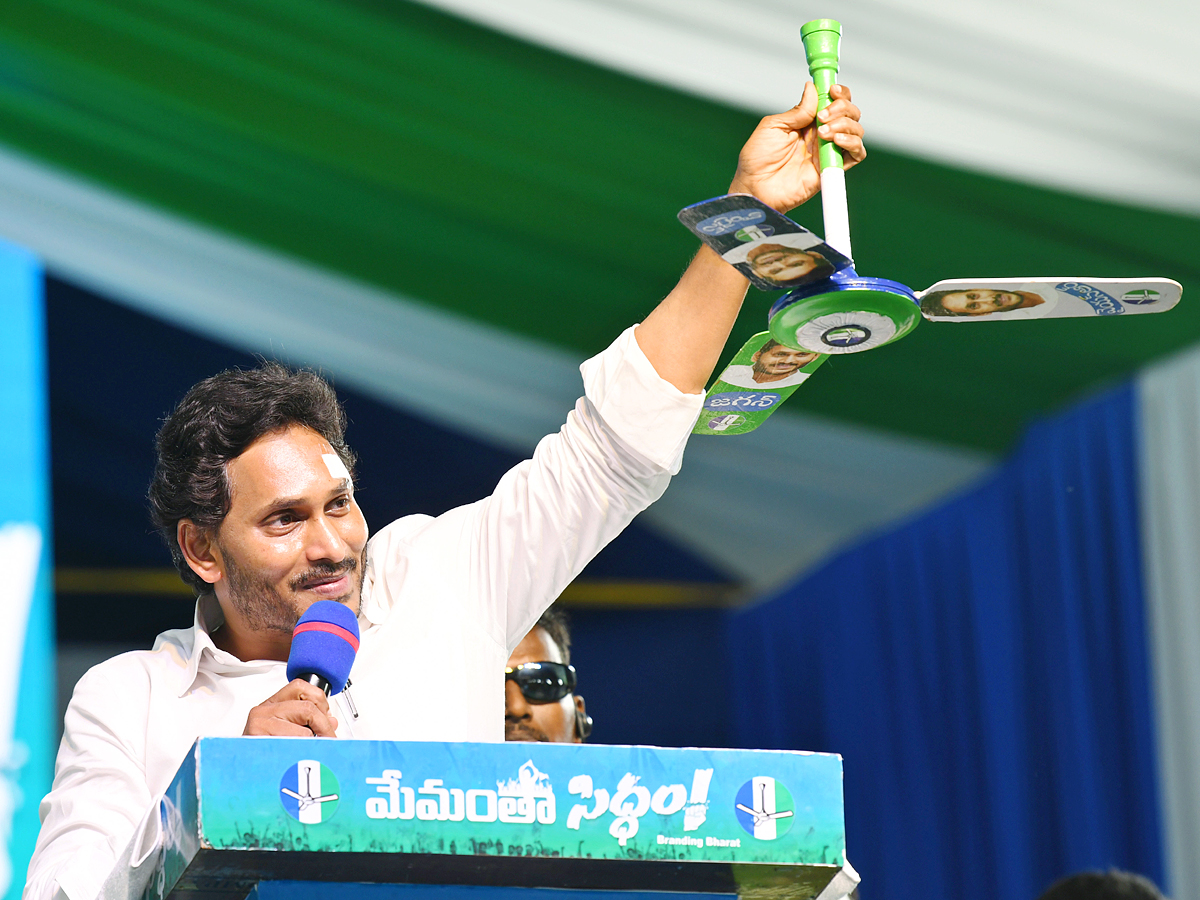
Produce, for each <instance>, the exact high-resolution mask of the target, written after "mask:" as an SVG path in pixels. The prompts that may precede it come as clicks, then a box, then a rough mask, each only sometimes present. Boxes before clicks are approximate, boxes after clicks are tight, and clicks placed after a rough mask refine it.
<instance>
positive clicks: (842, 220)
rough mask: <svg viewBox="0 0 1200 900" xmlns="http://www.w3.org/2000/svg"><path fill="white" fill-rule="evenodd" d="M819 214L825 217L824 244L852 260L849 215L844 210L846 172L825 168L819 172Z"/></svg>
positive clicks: (831, 167) (829, 167)
mask: <svg viewBox="0 0 1200 900" xmlns="http://www.w3.org/2000/svg"><path fill="white" fill-rule="evenodd" d="M821 212H822V213H824V216H825V243H827V244H828V245H829V246H830V247H832V248H833V249H834V250H836V251H838V252H839V253H841V254H843V255H845V256H847V257H848V258H850V259H854V254H853V253H852V252H851V250H850V213H849V212H848V211H847V210H846V170H845V169H841V168H834V167H833V166H826V167H825V168H824V169H822V170H821Z"/></svg>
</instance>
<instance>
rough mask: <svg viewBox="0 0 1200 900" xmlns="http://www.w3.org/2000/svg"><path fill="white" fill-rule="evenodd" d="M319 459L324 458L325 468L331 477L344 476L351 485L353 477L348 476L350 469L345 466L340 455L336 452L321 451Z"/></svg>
mask: <svg viewBox="0 0 1200 900" xmlns="http://www.w3.org/2000/svg"><path fill="white" fill-rule="evenodd" d="M321 459H322V460H324V462H325V468H326V469H328V470H329V474H330V476H331V477H333V478H344V479H346V481H348V482H350V485H351V487H353V485H354V479H353V478H351V477H350V470H349V469H347V468H346V464H345V463H344V462H342V458H341V457H340V456H338V455H337V454H336V453H322V454H321Z"/></svg>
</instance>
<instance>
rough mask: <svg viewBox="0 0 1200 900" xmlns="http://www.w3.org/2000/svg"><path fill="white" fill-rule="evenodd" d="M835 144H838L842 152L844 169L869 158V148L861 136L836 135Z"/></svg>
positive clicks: (834, 137)
mask: <svg viewBox="0 0 1200 900" xmlns="http://www.w3.org/2000/svg"><path fill="white" fill-rule="evenodd" d="M833 143H835V144H837V145H838V147H840V148H841V150H842V167H843V168H845V169H848V168H850V167H851V166H852V165H854V164H855V163H860V162H862V161H863V160H864V159H866V158H867V148H866V146H865V145H864V144H863V139H862V136H861V135H857V134H846V133H842V134H835V135H834V136H833Z"/></svg>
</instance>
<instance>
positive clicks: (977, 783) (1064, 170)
mask: <svg viewBox="0 0 1200 900" xmlns="http://www.w3.org/2000/svg"><path fill="white" fill-rule="evenodd" d="M1140 9H1141V12H1140V13H1139V15H1138V17H1137V19H1136V21H1129V17H1128V14H1127V13H1126V12H1125V6H1124V5H1123V4H1122V5H1118V4H1117V3H1115V2H1109V0H1099V2H1088V3H1084V2H1082V0H1051V2H1039V3H1036V4H1035V3H1033V2H1025V0H990V2H986V3H985V2H955V3H950V2H948V0H925V2H912V0H827V2H825V3H816V2H815V0H812V2H810V0H765V2H761V3H758V4H755V5H754V6H753V7H749V6H746V5H745V4H739V3H736V2H734V0H703V2H701V0H688V2H683V0H628V2H616V0H505V2H504V3H499V2H495V0H437V2H428V3H412V2H402V0H286V2H284V0H237V2H232V0H228V2H226V0H8V2H6V3H5V4H4V5H3V7H2V8H0V238H3V239H4V241H6V242H7V243H6V244H5V246H4V247H3V252H0V303H2V304H3V305H4V310H5V312H4V322H5V329H4V334H3V335H0V340H3V341H4V342H5V347H4V353H3V354H0V356H3V360H4V361H3V363H2V364H0V369H2V374H3V378H2V379H0V382H2V384H0V407H2V408H3V410H4V412H5V414H6V415H5V419H6V422H7V423H8V424H7V425H6V430H7V432H8V433H7V434H6V435H4V436H2V437H0V454H3V460H4V465H5V466H6V471H7V472H8V474H7V475H6V476H5V479H4V482H3V485H2V486H0V555H2V557H3V560H4V562H5V563H6V564H7V566H6V567H7V569H8V570H9V572H10V575H11V577H10V579H9V581H10V584H9V585H8V586H7V587H5V588H4V590H5V591H7V592H8V593H7V594H5V595H4V596H5V598H6V599H5V605H6V606H8V607H11V610H12V611H13V620H12V621H13V623H14V624H13V627H11V628H10V629H9V630H8V631H9V634H8V635H7V636H6V637H5V640H7V641H9V644H7V645H5V651H4V654H3V659H2V660H0V664H2V665H3V666H6V667H7V668H5V669H4V670H3V671H4V673H5V674H6V678H5V681H6V685H7V686H13V685H15V686H16V688H15V689H13V690H9V689H8V687H6V688H5V689H4V692H5V693H6V696H5V698H4V699H3V700H0V837H3V839H4V841H5V842H6V843H7V846H8V859H10V860H11V877H9V875H8V874H6V871H5V869H4V868H3V866H0V891H2V890H3V889H4V888H7V897H8V898H15V897H17V896H19V892H20V889H21V883H22V874H23V872H24V867H25V865H26V863H27V860H28V856H29V853H30V852H31V849H32V845H33V840H34V838H35V836H36V831H37V814H36V807H37V801H38V799H39V798H40V796H41V795H42V794H43V793H44V792H45V790H46V789H47V787H48V784H49V779H50V776H51V772H52V764H53V753H54V748H55V746H56V745H57V741H58V736H59V730H60V727H61V725H60V723H61V710H62V708H63V707H64V706H65V704H66V702H67V700H68V699H69V697H70V692H71V689H72V687H73V685H74V683H75V681H76V680H77V679H78V677H79V676H80V675H81V674H82V673H83V672H84V671H85V670H86V669H87V668H88V667H90V666H91V665H94V664H95V663H97V662H99V661H101V660H103V659H105V658H107V657H109V656H111V655H113V654H115V653H118V652H123V651H125V650H129V649H137V648H147V647H149V646H150V645H151V644H152V642H153V640H154V636H155V635H156V634H157V633H158V632H160V631H162V630H164V629H167V628H173V627H186V626H188V625H190V624H191V621H192V608H193V604H192V600H191V596H190V593H189V591H188V590H187V589H186V588H185V587H184V586H183V584H182V583H181V582H180V581H179V580H178V578H177V576H176V575H175V574H174V571H173V570H172V569H171V567H170V561H169V557H168V555H167V553H166V551H165V549H164V548H163V546H162V545H161V543H160V541H159V540H158V538H157V536H156V535H155V534H154V533H153V531H152V529H151V527H150V524H149V519H148V515H147V512H146V503H145V490H146V486H147V483H148V481H149V476H150V471H151V467H152V464H153V437H154V434H155V431H156V430H157V427H158V424H159V422H160V421H161V419H162V417H163V416H164V415H165V414H166V413H167V412H168V411H169V410H170V409H171V407H172V406H173V404H174V403H175V402H176V401H177V400H178V399H179V397H180V396H181V395H182V394H183V392H184V391H185V390H186V389H187V387H188V386H190V385H191V384H192V383H194V382H195V381H197V380H199V379H201V378H203V377H205V376H207V375H210V374H212V373H214V372H216V371H219V370H221V369H224V368H227V367H230V366H246V365H253V364H254V362H255V360H256V359H257V358H261V357H267V358H279V359H283V360H285V361H288V362H290V363H293V364H297V365H306V366H311V367H314V368H317V369H319V370H321V371H322V372H323V373H324V374H326V375H327V376H328V377H329V378H330V379H331V380H332V381H333V382H334V383H335V385H336V386H337V388H338V391H339V393H340V394H341V396H342V397H343V399H344V401H345V405H346V409H347V412H348V414H349V417H350V423H351V424H350V428H349V434H348V437H349V441H350V443H351V445H352V446H354V447H355V448H356V449H357V451H358V452H359V455H360V458H361V473H360V479H359V494H358V497H359V501H360V503H361V505H362V506H363V509H364V511H365V513H366V515H367V519H368V522H370V523H372V524H373V526H374V527H375V528H379V527H380V526H382V525H383V524H385V523H386V522H388V521H390V520H391V519H392V518H395V517H397V516H400V515H405V514H408V513H415V512H423V513H433V514H436V513H439V512H441V511H443V510H445V509H448V508H450V507H453V506H455V505H458V504H461V503H464V502H469V501H472V500H475V499H478V498H479V497H481V496H483V495H485V494H487V493H488V492H489V491H490V490H491V488H492V486H493V485H494V484H495V482H496V481H497V479H498V478H499V476H500V475H501V474H502V473H503V472H504V471H505V470H506V469H507V468H508V467H510V466H511V465H513V464H514V463H515V462H517V461H518V460H520V459H522V458H524V457H525V456H526V455H527V454H528V453H529V452H530V451H531V450H532V448H533V446H534V445H535V444H536V442H537V440H538V439H539V438H540V437H541V436H542V435H543V434H545V433H547V432H549V431H552V430H555V429H557V428H558V426H559V425H560V424H561V423H562V421H563V419H564V418H565V415H566V412H567V410H568V409H569V408H570V406H571V404H572V403H573V401H574V399H575V397H577V396H578V394H579V392H580V391H581V389H582V383H581V379H580V376H579V372H578V365H579V363H580V362H581V361H582V360H583V359H585V358H586V357H587V356H589V355H591V354H594V353H596V352H598V351H600V350H601V349H603V348H604V347H605V346H606V345H607V343H608V342H609V341H611V340H612V339H613V338H614V337H615V336H616V335H617V334H618V333H619V332H620V331H621V330H623V329H624V328H625V327H627V326H628V325H630V324H631V323H633V322H635V321H638V320H639V319H640V318H641V317H643V316H645V315H646V314H647V313H648V312H649V311H650V310H651V309H652V308H653V307H654V305H655V304H656V303H657V301H658V300H659V299H661V298H662V297H663V296H664V295H665V294H666V293H667V291H669V290H670V288H671V287H672V286H673V284H674V282H675V280H676V278H677V277H678V275H679V273H680V272H681V271H682V269H683V267H684V266H685V265H686V263H687V261H688V259H689V258H690V256H691V254H692V253H693V252H694V250H695V242H694V240H693V239H692V238H691V237H690V236H689V234H688V232H687V231H686V230H685V229H684V228H683V227H682V226H680V225H679V224H678V222H677V221H676V219H675V213H676V212H677V211H678V210H679V209H680V208H681V207H683V206H686V205H688V204H691V203H694V202H697V201H699V200H703V199H706V198H708V197H711V196H715V195H718V194H721V193H723V192H724V191H725V189H726V188H727V186H728V183H729V179H730V177H731V175H732V171H733V166H734V163H735V160H736V155H737V151H738V149H739V147H740V146H741V144H742V142H743V141H744V140H745V138H746V136H747V135H748V134H749V133H750V131H751V130H752V128H753V127H754V125H755V123H756V121H757V119H758V118H759V117H760V116H761V115H763V114H766V113H770V112H777V111H780V110H782V109H785V108H787V107H789V106H791V105H793V104H794V103H795V102H797V101H798V99H799V97H800V94H801V91H802V89H803V83H804V81H805V79H806V68H805V66H804V57H803V49H802V47H801V45H800V43H799V28H800V25H801V24H803V23H804V22H805V21H807V20H809V19H811V18H816V17H824V16H829V17H835V18H838V19H840V20H841V21H842V23H843V27H844V39H843V68H842V77H841V80H842V81H843V82H845V83H846V84H848V85H849V86H850V87H851V88H852V90H853V91H854V96H855V100H856V101H857V102H858V103H859V104H860V106H861V107H862V108H863V111H864V112H863V122H864V124H865V126H866V128H867V135H868V146H869V147H870V157H869V159H868V160H867V162H866V163H864V164H863V165H862V166H861V167H859V168H857V169H855V170H854V171H853V172H852V173H851V175H850V177H849V202H850V211H851V221H852V227H853V231H854V246H855V251H856V261H857V265H858V268H859V270H860V271H862V272H864V273H865V274H870V275H879V276H886V277H888V278H892V279H895V280H899V281H903V282H904V283H906V284H909V285H911V286H913V287H914V288H917V289H921V288H924V287H926V286H928V285H929V284H932V283H933V282H935V281H937V280H939V279H942V278H949V277H955V276H1001V275H1072V276H1087V275H1091V276H1097V275H1108V276H1136V275H1162V276H1167V277H1171V278H1174V279H1176V280H1178V281H1180V282H1182V283H1183V284H1184V288H1185V290H1184V299H1183V301H1182V302H1181V304H1180V306H1179V307H1178V308H1177V309H1175V310H1174V311H1172V312H1171V313H1169V314H1167V315H1163V316H1138V317H1104V318H1100V317H1097V318H1096V319H1094V320H1090V319H1089V320H1066V321H1045V322H1023V323H1013V324H1009V325H1005V326H1004V327H1000V328H995V327H989V326H987V325H979V326H977V327H972V328H955V327H951V326H950V325H939V326H937V327H932V326H925V327H922V328H920V329H918V330H917V331H916V332H915V333H914V334H913V335H912V336H911V337H909V338H908V339H906V340H904V341H903V342H901V343H898V344H896V345H893V346H888V347H885V348H881V349H880V350H878V351H876V352H872V353H868V354H862V355H857V356H849V357H842V358H834V359H832V360H830V361H829V362H828V363H827V364H826V365H825V366H824V367H823V368H822V369H821V371H820V373H819V374H818V376H817V377H816V378H814V379H813V380H812V381H811V382H809V383H808V384H806V385H805V387H804V390H802V391H800V392H798V393H797V394H796V395H795V396H794V397H793V398H792V399H791V400H790V402H789V403H788V405H787V406H786V407H785V408H784V409H783V410H782V411H781V412H780V413H779V414H778V415H776V416H775V417H773V418H772V420H771V421H770V422H769V423H768V425H767V426H766V427H764V428H763V429H761V431H759V432H756V433H754V434H753V435H748V436H745V437H738V438H734V439H731V440H717V439H704V438H698V439H696V440H695V441H693V442H692V443H691V445H690V446H689V448H688V451H687V457H686V460H685V464H684V469H683V471H682V473H681V474H680V476H679V477H678V478H677V479H676V480H675V482H674V483H673V484H672V486H671V488H670V490H669V491H668V493H667V494H666V496H665V497H664V498H663V500H662V501H660V502H659V503H658V504H657V505H656V506H655V507H653V508H652V509H651V510H649V511H648V512H646V513H644V514H643V515H642V516H641V517H640V518H639V519H638V520H637V521H636V522H635V523H634V524H633V526H631V527H630V528H629V529H628V530H627V531H626V532H625V533H624V534H623V535H622V536H621V537H619V538H618V539H617V540H616V541H615V542H614V543H613V544H612V545H611V546H610V547H609V548H608V549H606V550H605V551H604V552H603V553H602V554H601V555H600V556H599V557H598V558H597V559H596V560H595V561H594V562H593V563H592V564H591V565H590V566H589V567H588V569H587V570H586V571H585V572H584V573H583V575H582V576H581V577H580V578H579V579H578V580H577V581H576V583H575V584H573V585H572V586H571V587H570V588H569V589H568V590H567V592H566V593H565V594H564V596H563V598H562V599H561V601H560V602H561V603H562V604H563V605H564V606H565V607H567V608H568V609H569V611H570V613H571V616H572V621H573V625H574V642H575V646H574V652H573V656H574V662H575V663H576V665H577V667H578V668H579V670H580V692H581V693H582V694H583V695H584V696H586V698H587V703H588V710H589V712H591V713H592V715H593V716H594V717H595V719H596V730H595V734H594V737H593V740H596V741H600V742H608V743H649V744H659V745H669V746H686V745H702V746H731V747H736V746H744V747H780V748H790V749H804V750H822V751H832V752H837V753H841V754H842V755H843V756H844V757H845V766H846V802H847V852H848V855H849V858H850V859H851V860H852V861H853V862H854V865H855V866H856V868H857V869H858V870H859V871H860V873H861V874H862V875H863V878H864V883H863V888H862V894H863V896H865V897H867V898H880V897H888V898H913V900H916V898H951V897H961V896H975V897H980V898H988V900H991V898H995V900H1032V898H1033V897H1034V896H1036V894H1037V893H1038V892H1040V891H1041V889H1042V888H1044V887H1045V886H1046V885H1047V884H1049V883H1050V882H1051V881H1052V880H1054V879H1055V878H1058V877H1060V876H1061V875H1063V874H1066V873H1068V872H1071V871H1076V870H1078V869H1082V868H1096V867H1099V868H1106V867H1108V866H1119V867H1122V868H1128V869H1132V870H1135V871H1137V872H1140V873H1142V874H1145V875H1147V876H1149V877H1150V878H1152V879H1153V880H1155V881H1156V882H1157V883H1159V884H1160V885H1162V886H1164V887H1165V888H1167V889H1168V890H1169V891H1170V892H1172V894H1173V895H1174V896H1177V897H1186V896H1192V895H1195V894H1197V893H1200V855H1198V854H1196V853H1195V848H1196V847H1197V846H1200V765H1198V764H1197V762H1196V760H1195V753H1194V748H1195V747H1196V746H1200V664H1198V663H1197V662H1196V654H1195V652H1194V647H1195V645H1196V642H1197V641H1200V613H1198V612H1197V608H1196V598H1197V591H1200V565H1198V563H1197V558H1198V554H1197V550H1198V549H1200V350H1198V349H1197V347H1198V344H1197V342H1200V306H1197V305H1196V302H1195V298H1196V297H1197V296H1198V295H1197V294H1196V293H1195V292H1196V291H1197V290H1200V264H1198V263H1197V256H1196V247H1197V246H1200V218H1198V217H1200V141H1198V140H1197V138H1200V68H1198V67H1197V66H1196V64H1195V62H1194V57H1193V48H1194V47H1195V45H1196V41H1197V40H1198V39H1200V12H1198V11H1197V10H1196V9H1195V8H1192V7H1191V6H1187V5H1184V4H1174V3H1169V2H1166V0H1151V2H1150V3H1149V4H1148V5H1147V4H1143V5H1142V6H1141V7H1140ZM795 217H796V218H797V219H798V220H799V221H801V222H802V223H803V224H805V225H808V226H809V227H812V228H814V229H816V230H818V231H820V228H821V220H820V206H819V202H818V201H814V202H813V203H811V204H809V205H808V206H806V207H804V208H802V209H800V210H798V211H797V212H796V213H795ZM1189 298H1190V299H1189ZM773 299H774V298H773V297H772V296H769V295H764V294H762V293H759V292H756V291H753V290H752V291H751V295H750V297H749V299H748V301H747V303H746V306H745V309H744V312H743V314H742V316H741V318H740V320H739V322H738V324H737V327H736V329H735V333H734V335H733V337H732V338H731V340H730V342H729V346H728V348H727V349H728V354H729V355H732V353H733V351H734V350H736V349H737V347H739V346H740V345H741V343H742V342H743V341H745V340H746V339H747V338H748V337H749V335H750V334H752V333H754V332H756V331H759V330H761V329H762V328H763V327H764V325H765V320H766V317H765V313H766V310H767V308H768V306H769V305H770V302H771V301H772V300H773ZM37 559H40V560H41V562H40V564H39V565H38V566H37V567H36V568H35V567H34V566H33V565H32V564H31V562H30V561H31V560H37ZM8 694H11V696H8Z"/></svg>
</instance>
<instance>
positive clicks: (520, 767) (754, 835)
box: [101, 737, 845, 900]
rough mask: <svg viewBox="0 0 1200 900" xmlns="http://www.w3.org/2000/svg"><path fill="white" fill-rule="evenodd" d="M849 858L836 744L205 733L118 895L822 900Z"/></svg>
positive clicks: (115, 888) (138, 838) (193, 899)
mask: <svg viewBox="0 0 1200 900" xmlns="http://www.w3.org/2000/svg"><path fill="white" fill-rule="evenodd" d="M844 862H845V827H844V811H843V802H842V761H841V757H839V756H836V755H832V754H821V753H795V752H787V751H764V750H702V749H666V748H660V747H634V746H592V745H576V744H532V743H507V744H449V743H399V742H391V741H348V740H318V739H313V738H307V739H305V738H258V737H251V738H246V737H242V738H202V739H200V740H199V741H197V742H196V744H195V745H194V746H193V747H192V749H191V751H190V752H189V754H188V756H187V759H186V760H185V762H184V764H183V765H182V766H181V767H180V769H179V771H178V773H177V774H176V776H175V779H174V780H173V782H172V783H171V786H170V788H169V789H168V790H167V792H166V793H165V795H164V796H163V798H162V800H161V801H160V802H159V804H158V806H157V808H156V809H155V810H152V811H151V812H150V814H149V815H148V816H147V819H146V821H145V822H144V823H143V825H142V827H141V828H140V829H139V831H138V834H136V835H135V836H134V839H133V841H132V842H131V844H130V847H129V849H128V850H127V851H126V856H125V859H124V862H123V863H121V864H119V865H118V866H117V868H116V869H114V871H113V873H112V874H111V875H110V876H109V878H108V881H107V882H106V884H105V887H104V889H103V891H102V893H101V897H102V898H104V900H168V898H169V900H243V898H245V897H247V896H249V895H250V894H251V893H254V894H256V897H257V900H284V897H286V898H287V900H310V898H311V900H318V898H319V900H452V898H453V900H459V898H463V897H468V896H469V897H471V898H473V900H521V898H526V900H530V898H538V900H578V898H579V897H581V896H582V897H588V898H593V900H606V898H607V895H608V894H614V895H615V893H618V892H619V893H620V894H621V895H622V896H624V897H628V896H630V895H631V894H637V893H645V892H658V891H671V892H675V893H676V894H701V895H706V896H707V897H710V898H711V897H712V895H714V894H738V895H740V896H742V897H762V898H768V897H769V898H779V900H789V898H796V900H810V898H813V897H816V896H817V895H818V894H820V893H821V892H822V890H823V889H824V888H825V887H826V886H827V885H828V884H829V883H830V882H831V880H832V879H833V878H834V876H835V875H837V874H838V873H839V872H840V871H841V868H842V866H843V864H844ZM531 888H540V889H550V890H549V891H547V890H539V891H538V892H537V894H536V895H534V894H531V893H530V892H529V889H531ZM580 892H586V893H584V894H581V893H580Z"/></svg>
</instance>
